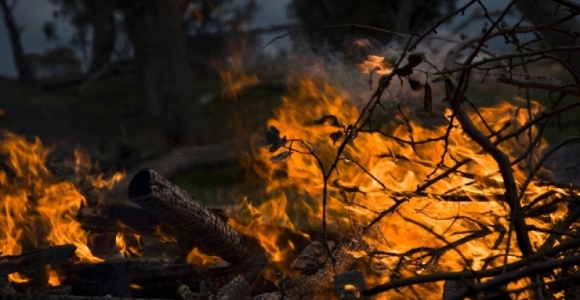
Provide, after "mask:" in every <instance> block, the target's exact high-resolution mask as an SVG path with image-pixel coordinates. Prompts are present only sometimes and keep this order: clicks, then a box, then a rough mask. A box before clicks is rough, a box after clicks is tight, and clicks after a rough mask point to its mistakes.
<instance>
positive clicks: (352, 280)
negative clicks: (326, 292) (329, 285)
mask: <svg viewBox="0 0 580 300" xmlns="http://www.w3.org/2000/svg"><path fill="white" fill-rule="evenodd" d="M350 287H353V288H354V289H350ZM334 289H335V291H336V295H337V296H338V299H344V300H355V299H360V300H370V298H369V297H365V296H363V297H360V292H361V291H364V290H366V289H367V284H366V281H365V277H364V274H363V273H362V272H361V271H360V270H353V271H347V272H344V273H341V274H336V275H335V276H334Z"/></svg>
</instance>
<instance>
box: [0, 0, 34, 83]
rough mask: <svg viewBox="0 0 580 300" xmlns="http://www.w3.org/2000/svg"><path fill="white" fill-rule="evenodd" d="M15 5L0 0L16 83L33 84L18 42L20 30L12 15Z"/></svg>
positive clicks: (32, 75) (32, 78)
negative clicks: (15, 73)
mask: <svg viewBox="0 0 580 300" xmlns="http://www.w3.org/2000/svg"><path fill="white" fill-rule="evenodd" d="M16 3H17V1H13V2H12V3H11V4H9V3H8V2H7V0H0V8H2V13H3V14H4V24H5V26H6V30H7V31H8V36H9V38H10V46H11V48H12V56H13V57H14V63H15V64H16V71H17V72H18V81H20V83H23V84H30V83H33V82H34V72H33V71H32V68H31V67H30V64H29V62H28V59H27V58H26V54H25V53H24V49H23V48H22V42H21V41H20V33H21V30H20V29H19V28H18V25H16V21H15V20H14V16H13V15H12V11H13V10H14V8H15V7H16Z"/></svg>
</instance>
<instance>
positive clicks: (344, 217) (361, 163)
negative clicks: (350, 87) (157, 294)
mask: <svg viewBox="0 0 580 300" xmlns="http://www.w3.org/2000/svg"><path fill="white" fill-rule="evenodd" d="M383 63H384V61H383V60H382V58H380V57H370V58H369V61H368V63H367V64H366V65H365V66H364V68H363V66H360V67H361V68H363V70H364V71H366V72H369V71H371V70H372V69H373V68H375V67H377V66H379V67H380V68H381V70H388V67H387V66H385V65H381V64H383ZM348 95H349V94H348V91H343V90H340V89H339V88H337V87H334V86H332V84H330V83H328V82H327V81H326V80H324V79H322V80H321V79H320V78H317V79H311V78H310V79H300V80H299V86H298V88H296V89H295V90H293V91H292V92H291V93H290V94H289V95H287V96H286V97H284V98H283V104H282V106H281V107H280V108H279V109H278V110H277V111H276V112H275V117H274V118H272V119H270V120H269V122H268V125H269V126H275V127H276V128H277V129H278V130H279V131H280V136H281V137H282V136H286V137H287V139H289V140H290V139H300V140H302V141H304V144H301V143H300V142H294V143H293V144H292V147H293V149H294V150H295V151H294V153H293V154H292V155H291V156H290V157H289V158H288V159H285V160H282V161H276V162H271V161H270V158H271V157H272V156H273V155H274V154H273V153H270V152H269V151H259V152H258V154H257V155H258V156H259V158H258V160H259V161H261V162H262V163H259V164H254V166H256V168H255V171H256V172H257V173H259V174H260V175H261V176H263V178H265V181H266V182H267V183H268V186H267V188H266V192H267V193H268V195H270V198H269V200H268V201H265V202H263V203H262V204H260V205H259V206H258V207H252V208H251V209H248V208H245V210H250V211H251V213H250V215H251V216H254V218H256V220H254V221H252V222H254V223H263V224H277V221H279V220H283V221H282V222H281V223H282V224H283V226H287V227H289V228H311V227H314V226H316V228H320V224H321V216H322V210H321V202H320V200H321V199H322V191H323V186H324V182H323V173H322V172H321V170H320V166H319V161H317V160H316V159H315V158H314V157H313V156H312V155H307V154H301V152H302V153H309V152H310V151H311V150H313V151H314V153H315V154H316V155H317V156H318V157H319V158H320V163H322V165H323V166H324V168H325V170H328V168H329V167H330V166H331V165H332V164H333V163H334V159H335V155H336V151H337V148H338V146H339V145H340V143H342V140H341V139H338V140H337V141H333V139H332V138H331V136H332V134H333V133H335V132H337V131H342V130H344V128H345V127H346V126H347V125H350V124H354V123H355V122H356V120H357V118H358V116H359V115H360V113H361V111H360V110H359V108H358V107H356V106H355V105H354V104H352V103H351V102H350V101H349V100H348V97H349V96H348ZM542 109H543V108H542V107H541V105H540V104H538V103H537V102H532V105H531V109H530V110H528V108H527V104H526V102H525V101H524V100H523V99H518V98H516V99H515V101H512V103H507V102H506V103H502V104H499V105H495V106H493V107H488V108H482V109H480V110H479V113H480V114H481V117H480V116H479V115H477V114H475V112H471V113H470V117H471V118H472V119H473V120H475V121H478V122H476V125H477V127H478V128H479V129H480V130H481V131H482V132H484V133H485V134H488V135H489V134H491V133H492V132H490V130H492V131H493V132H498V131H500V130H502V129H505V128H507V130H506V131H505V132H510V131H512V130H515V129H518V128H520V127H521V126H522V125H523V124H525V123H526V121H527V120H528V118H529V115H532V116H534V115H536V114H538V113H539V112H540V111H541V110H542ZM329 115H332V116H335V117H336V119H337V120H338V124H324V125H317V124H314V123H313V120H317V119H320V118H321V117H322V116H329ZM444 115H445V116H451V115H452V113H451V111H446V112H445V114H444ZM389 118H390V119H389V120H388V121H386V122H384V124H382V125H381V131H382V132H385V133H387V134H388V136H386V135H383V134H379V133H363V132H360V133H358V135H357V136H356V138H355V139H354V140H352V141H350V142H348V143H347V144H346V147H345V148H344V152H343V153H342V156H341V160H339V161H338V162H337V169H336V171H335V172H333V173H331V174H330V175H329V180H328V198H327V213H328V224H329V228H330V230H332V231H337V232H343V231H345V230H347V231H349V232H352V230H353V229H354V230H355V232H356V233H358V234H361V233H363V230H365V226H367V225H368V224H369V223H370V222H371V221H372V220H374V219H375V218H376V217H377V216H378V215H379V213H380V212H382V211H385V210H386V209H388V208H389V207H392V206H393V205H395V203H396V202H397V201H405V203H404V204H403V205H401V206H399V207H398V208H397V209H396V210H395V211H394V212H393V213H390V214H387V215H385V216H384V217H382V219H381V220H380V221H378V222H377V223H376V224H375V226H373V227H372V228H368V229H366V231H364V233H365V234H364V240H365V241H366V242H367V243H368V245H369V246H370V248H371V249H376V250H379V251H383V252H388V253H399V254H402V253H405V252H407V251H409V250H411V249H415V250H417V249H425V251H419V252H420V253H418V254H416V255H410V257H408V258H406V259H405V260H404V262H403V264H402V267H401V268H400V269H399V270H397V272H398V274H399V275H400V276H403V277H408V276H413V275H415V274H420V273H426V272H430V271H433V269H432V268H433V267H432V266H433V264H431V265H430V264H428V258H429V256H425V254H426V251H428V249H438V248H441V247H444V246H446V245H448V244H449V243H450V242H453V241H456V240H458V239H460V238H463V237H466V236H468V235H470V234H472V233H474V232H477V231H481V230H489V231H490V232H493V233H489V234H485V235H484V236H483V237H482V238H475V239H473V240H471V241H469V242H467V243H464V244H461V245H458V246H457V247H455V249H452V250H449V251H445V252H444V253H441V255H440V256H438V258H437V259H438V264H436V265H437V266H440V267H443V268H446V269H448V270H450V271H460V270H463V269H465V268H474V269H478V268H481V267H482V265H483V264H484V262H487V263H488V267H490V266H499V265H501V264H503V257H504V256H503V254H505V253H506V251H507V249H506V246H507V244H508V238H507V237H508V236H507V235H505V236H502V234H503V233H506V232H508V230H509V221H507V220H508V216H509V213H510V212H509V209H508V208H507V205H505V203H504V202H503V200H502V199H503V194H504V187H503V179H502V177H501V175H500V173H499V170H498V165H497V163H496V162H495V161H494V160H493V158H492V157H491V155H488V154H486V153H484V152H483V151H482V149H481V148H480V147H479V146H478V145H477V144H476V143H475V142H473V141H472V140H471V139H470V138H469V137H468V136H466V135H465V134H464V133H463V131H462V129H461V126H460V124H458V123H457V121H455V120H454V121H453V126H452V127H451V129H450V132H449V137H448V144H447V145H446V144H445V142H444V141H443V140H439V141H435V142H429V143H419V144H416V145H414V146H411V145H410V144H409V143H403V142H400V141H398V140H396V139H394V138H391V137H397V138H399V139H400V140H407V141H422V140H427V139H434V138H437V137H441V136H445V133H446V131H447V130H448V126H447V124H443V125H440V126H433V125H431V126H423V125H422V124H421V123H420V122H419V121H415V120H413V119H412V118H405V119H403V118H402V117H401V116H400V115H397V116H391V117H389ZM481 118H483V119H485V120H486V121H487V124H484V123H483V122H481V121H480V120H481ZM448 120H449V119H448ZM443 121H444V119H443ZM440 123H443V122H440ZM529 130H530V131H531V133H532V135H534V136H535V135H536V134H538V131H537V129H536V128H533V127H532V128H530V129H529ZM527 132H528V131H526V136H527ZM389 136H390V137H389ZM498 136H501V135H498ZM497 138H498V137H497V136H496V137H494V138H492V141H495V140H497ZM528 142H529V141H528V139H527V137H526V138H524V137H520V138H519V139H510V140H508V141H505V142H503V143H501V144H500V145H499V146H498V147H499V148H500V149H501V150H502V151H503V152H505V153H506V154H508V155H509V156H510V157H511V160H512V161H513V160H515V159H516V158H518V157H520V156H521V155H522V154H523V153H525V152H526V151H527V150H528ZM307 147H310V149H307ZM545 147H546V143H545V142H542V143H541V146H540V147H537V148H535V149H533V150H532V152H531V155H530V156H529V158H528V159H525V160H523V161H522V162H521V163H518V164H514V166H513V170H514V175H515V178H516V181H517V182H518V184H521V183H522V182H523V181H524V180H525V178H526V177H527V175H528V174H527V172H526V170H527V168H526V164H529V163H531V164H533V163H535V162H537V161H538V158H539V154H540V153H541V151H542V150H543V149H545ZM280 151H284V150H280ZM443 153H446V155H445V157H444V159H442V157H443ZM462 160H467V163H465V164H464V165H463V166H461V167H459V168H458V170H457V171H456V172H451V173H450V174H449V175H448V176H446V177H445V178H443V179H442V180H440V181H438V182H436V183H434V184H432V185H430V186H429V187H427V188H425V189H422V192H421V193H417V192H416V190H417V188H418V187H419V186H421V185H423V184H425V182H426V181H427V180H429V179H432V178H434V177H435V176H437V175H439V174H442V173H443V172H445V171H447V170H448V169H449V168H450V167H452V166H454V165H455V164H456V162H458V161H462ZM437 166H439V167H438V168H437ZM436 169H437V171H435V172H434V170H436ZM433 172H434V173H433ZM371 175H372V176H371ZM549 190H553V191H557V192H559V193H561V194H560V195H562V194H566V192H565V191H564V190H562V189H558V188H555V187H551V186H541V185H539V184H537V183H536V182H532V184H530V186H529V187H528V189H527V191H526V193H525V195H524V197H523V199H522V203H523V204H526V203H529V202H530V201H531V200H532V199H534V198H535V197H537V196H539V195H541V194H543V193H545V192H547V191H549ZM288 191H295V192H294V193H295V195H293V196H289V195H290V193H288ZM296 193H297V194H296ZM289 197H291V199H290V198H289ZM452 197H455V198H464V200H463V201H461V202H458V201H449V200H453V199H452ZM556 197H558V196H552V197H548V198H546V199H545V200H543V203H545V202H549V201H552V200H554V199H556ZM240 210H244V208H240ZM566 212H567V207H566V206H565V204H561V205H558V208H557V210H556V211H555V212H554V213H552V214H551V215H549V216H544V217H542V218H535V219H531V218H529V219H527V220H526V221H527V223H528V225H533V226H536V227H539V228H551V227H552V226H553V224H554V222H556V221H557V220H558V219H559V218H561V217H562V216H563V215H564V214H565V213H566ZM289 220H292V221H293V222H290V221H289ZM472 220H475V221H472ZM233 225H234V226H236V225H235V224H233ZM236 228H238V227H236ZM250 228H251V227H250ZM497 228H499V229H500V230H496V229H497ZM239 230H241V231H243V229H239ZM502 232H503V233H502ZM246 233H247V234H251V235H253V236H255V237H257V238H258V239H259V240H260V242H261V243H262V246H263V247H264V248H265V249H266V250H267V251H268V253H270V255H271V257H272V260H274V261H277V260H280V259H287V258H288V253H289V252H287V251H285V250H286V249H280V245H278V244H277V243H276V241H277V238H278V236H279V235H277V234H275V233H264V232H260V231H259V230H249V232H246ZM545 237H546V234H545V233H540V232H531V233H530V239H531V240H532V243H533V245H534V247H537V245H540V244H541V243H542V241H543V240H544V239H545ZM500 238H501V239H500ZM509 243H510V244H511V247H510V249H509V256H508V257H507V261H508V262H511V261H514V260H516V259H517V258H518V257H519V256H520V255H521V252H520V250H519V249H518V248H517V247H516V246H514V245H516V244H517V243H516V240H515V237H514V235H511V239H510V240H509ZM356 254H357V256H359V257H360V256H365V255H366V256H368V253H362V252H361V253H356ZM397 261H398V258H397V257H394V256H384V255H383V256H375V257H374V258H373V261H372V263H371V265H372V266H371V267H370V269H369V270H370V271H368V270H367V281H368V283H369V284H373V285H374V284H379V283H382V282H386V281H388V280H389V278H390V276H389V275H390V272H391V271H390V270H393V268H394V267H395V265H396V263H397ZM524 284H525V282H523V281H521V282H518V283H516V284H514V285H513V286H523V285H524ZM510 287H511V286H510ZM441 289H442V286H441V284H428V285H423V286H421V287H419V288H418V289H417V290H416V292H417V293H418V295H421V296H422V297H425V298H428V297H432V296H433V295H439V297H440V295H441V292H442V290H441ZM386 295H387V296H385V297H389V296H388V295H390V296H395V295H394V294H386Z"/></svg>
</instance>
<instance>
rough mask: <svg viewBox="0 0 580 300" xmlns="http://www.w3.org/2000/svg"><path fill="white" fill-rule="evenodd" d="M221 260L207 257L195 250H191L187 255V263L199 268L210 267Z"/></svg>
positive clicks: (215, 257) (210, 256)
mask: <svg viewBox="0 0 580 300" xmlns="http://www.w3.org/2000/svg"><path fill="white" fill-rule="evenodd" d="M221 260H222V259H221V258H220V257H218V256H213V255H207V254H204V253H202V252H201V251H199V250H198V249H197V248H193V250H191V251H190V252H189V254H188V255H187V262H188V263H190V264H194V265H197V266H201V267H206V266H209V265H212V264H214V263H216V262H218V261H221Z"/></svg>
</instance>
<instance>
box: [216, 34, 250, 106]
mask: <svg viewBox="0 0 580 300" xmlns="http://www.w3.org/2000/svg"><path fill="white" fill-rule="evenodd" d="M246 44H247V42H246V40H245V39H243V38H240V41H239V43H237V44H236V48H235V49H236V51H234V52H233V53H231V54H230V55H229V56H228V57H227V60H226V63H225V66H222V64H221V63H219V62H216V63H215V64H214V65H215V68H216V70H217V71H218V73H219V75H220V78H221V83H222V97H229V98H233V99H236V98H237V97H238V96H239V95H240V92H241V91H242V90H243V89H244V88H247V87H249V86H253V85H255V84H257V83H258V82H259V79H258V76H257V75H256V74H252V73H248V72H246V70H245V68H244V60H246V52H247V51H246V49H247V45H246Z"/></svg>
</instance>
